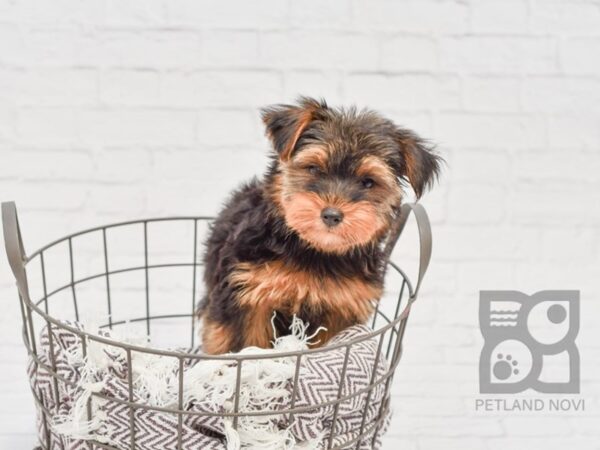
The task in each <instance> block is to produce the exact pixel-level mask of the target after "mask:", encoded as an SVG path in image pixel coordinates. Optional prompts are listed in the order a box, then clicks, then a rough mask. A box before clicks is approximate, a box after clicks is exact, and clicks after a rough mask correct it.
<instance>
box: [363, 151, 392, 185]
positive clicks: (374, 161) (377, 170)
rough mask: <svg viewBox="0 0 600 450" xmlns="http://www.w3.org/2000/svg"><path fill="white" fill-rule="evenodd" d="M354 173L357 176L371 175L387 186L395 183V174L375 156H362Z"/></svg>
mask: <svg viewBox="0 0 600 450" xmlns="http://www.w3.org/2000/svg"><path fill="white" fill-rule="evenodd" d="M356 174H357V175H358V176H359V177H371V178H373V179H374V180H375V181H377V182H379V183H385V184H386V185H387V186H394V185H396V184H397V183H396V176H395V175H394V173H393V172H392V170H391V169H390V166H388V165H387V164H386V163H385V162H384V161H382V160H381V159H379V158H377V157H376V156H367V157H366V158H364V159H363V160H362V161H361V163H360V166H359V167H358V169H357V170H356Z"/></svg>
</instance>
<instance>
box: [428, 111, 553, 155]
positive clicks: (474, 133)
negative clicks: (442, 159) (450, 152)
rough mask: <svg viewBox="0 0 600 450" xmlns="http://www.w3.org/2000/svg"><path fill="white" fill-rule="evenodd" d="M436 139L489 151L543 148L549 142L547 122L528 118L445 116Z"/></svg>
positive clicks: (438, 128) (440, 120)
mask: <svg viewBox="0 0 600 450" xmlns="http://www.w3.org/2000/svg"><path fill="white" fill-rule="evenodd" d="M433 138H434V139H436V140H437V141H438V142H446V143H448V142H451V143H452V145H455V146H460V147H462V148H467V147H468V148H481V147H483V148H487V149H506V148H511V147H512V148H524V147H527V148H543V147H544V146H546V142H547V138H546V124H545V121H544V120H543V118H541V117H539V116H534V115H527V114H483V113H480V114H464V113H447V114H441V115H440V116H439V117H438V121H437V128H436V135H435V136H433Z"/></svg>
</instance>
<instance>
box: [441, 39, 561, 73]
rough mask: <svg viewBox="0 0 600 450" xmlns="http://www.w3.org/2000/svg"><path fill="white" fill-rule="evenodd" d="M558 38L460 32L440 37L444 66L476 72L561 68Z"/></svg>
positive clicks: (450, 68)
mask: <svg viewBox="0 0 600 450" xmlns="http://www.w3.org/2000/svg"><path fill="white" fill-rule="evenodd" d="M557 54H558V50H557V41H556V39H553V38H542V37H496V36H494V37H492V36H461V37H449V38H444V39H442V40H441V41H440V56H441V58H440V67H441V68H442V69H443V70H448V71H457V72H461V73H476V74H492V73H493V74H521V73H522V74H553V73H557V72H558V57H557Z"/></svg>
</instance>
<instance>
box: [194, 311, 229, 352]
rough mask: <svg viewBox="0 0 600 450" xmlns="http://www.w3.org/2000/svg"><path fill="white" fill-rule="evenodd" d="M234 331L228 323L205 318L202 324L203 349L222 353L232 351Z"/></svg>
mask: <svg viewBox="0 0 600 450" xmlns="http://www.w3.org/2000/svg"><path fill="white" fill-rule="evenodd" d="M232 342H233V332H232V330H231V328H230V327H229V326H227V325H223V324H220V323H217V322H213V321H212V320H210V319H208V318H204V320H203V325H202V351H204V352H206V353H208V354H209V355H220V354H223V353H227V352H229V351H231V344H232Z"/></svg>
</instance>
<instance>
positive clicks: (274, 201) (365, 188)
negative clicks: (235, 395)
mask: <svg viewBox="0 0 600 450" xmlns="http://www.w3.org/2000/svg"><path fill="white" fill-rule="evenodd" d="M262 118H263V121H264V123H265V126H266V134H267V136H268V137H269V138H270V140H271V142H272V145H273V150H274V152H273V160H272V163H271V165H270V167H269V169H268V171H267V173H266V174H265V175H264V177H263V179H262V180H253V181H251V182H250V183H248V184H246V185H245V186H243V187H242V188H241V189H239V190H238V191H236V192H235V193H234V194H233V196H232V197H231V199H230V200H229V202H228V203H227V204H226V206H225V207H224V209H223V210H222V211H221V213H220V214H219V216H218V218H217V219H216V221H215V222H214V224H213V226H212V229H211V233H210V236H209V238H208V241H207V243H206V254H205V256H204V263H205V274H204V280H205V284H206V295H205V297H204V298H203V299H202V300H201V302H200V304H199V306H198V316H199V318H200V319H201V320H202V322H203V327H202V340H203V348H204V350H205V351H206V352H207V353H210V354H220V353H226V352H231V351H238V350H240V349H242V348H244V347H247V346H258V347H264V348H267V347H269V346H270V343H271V341H272V339H273V337H274V336H273V327H272V323H271V320H272V317H273V315H274V313H276V319H275V321H274V323H275V328H276V333H277V335H278V336H281V335H283V334H287V333H288V332H289V330H288V326H289V323H290V322H291V318H292V317H293V315H294V314H295V315H297V316H298V317H300V318H301V319H302V320H304V321H305V322H308V323H310V325H311V328H312V329H317V327H319V326H322V327H325V328H326V329H327V330H326V331H321V332H319V334H318V335H317V337H316V339H318V345H323V344H325V343H326V342H327V341H328V340H329V339H330V338H331V337H332V336H333V335H335V334H336V333H337V332H339V331H340V330H342V329H344V328H346V327H348V326H351V325H354V324H358V323H364V322H366V321H367V319H368V317H369V316H370V315H371V314H372V313H373V310H374V304H375V302H376V301H377V300H378V299H379V298H380V296H381V293H382V288H383V278H384V274H385V266H386V261H385V258H384V252H383V244H384V241H385V238H386V236H387V235H388V232H389V231H390V227H391V225H392V223H393V221H394V219H395V218H396V217H397V213H398V210H399V207H400V204H401V201H402V197H403V185H404V183H403V182H404V180H408V182H409V183H410V184H411V186H412V188H413V190H414V192H415V194H416V195H417V197H420V196H421V194H422V193H423V191H424V190H425V189H426V188H428V187H429V186H430V185H431V183H432V182H433V180H434V179H435V178H436V176H437V174H438V171H439V167H440V161H441V160H440V158H439V157H438V156H437V155H435V154H434V153H433V152H432V149H431V148H430V147H429V146H428V145H426V143H425V142H424V141H423V140H422V139H421V138H419V137H418V136H417V135H416V134H414V133H413V132H411V131H409V130H406V129H403V128H400V127H398V126H396V125H394V124H393V123H392V122H391V121H390V120H388V119H385V118H384V117H382V116H381V115H379V114H377V113H375V112H373V111H368V110H362V111H357V110H356V109H355V108H350V109H342V108H332V107H329V106H328V105H327V104H326V103H325V102H324V101H316V100H314V99H311V98H305V97H302V98H300V99H299V101H298V104H297V105H275V106H271V107H268V108H265V109H263V110H262Z"/></svg>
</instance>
